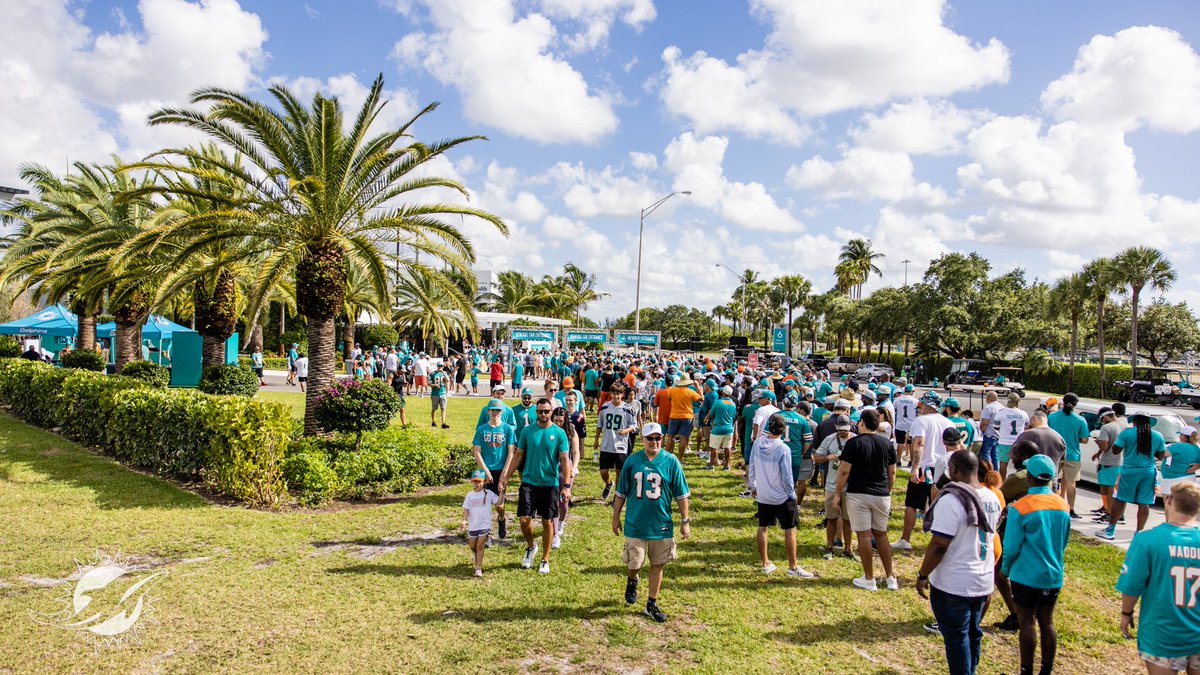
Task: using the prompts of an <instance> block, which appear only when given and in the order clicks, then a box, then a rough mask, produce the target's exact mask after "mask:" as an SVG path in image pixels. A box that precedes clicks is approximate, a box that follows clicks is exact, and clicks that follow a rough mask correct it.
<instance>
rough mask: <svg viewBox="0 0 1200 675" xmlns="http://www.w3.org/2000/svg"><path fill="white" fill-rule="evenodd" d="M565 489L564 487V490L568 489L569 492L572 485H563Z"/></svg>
mask: <svg viewBox="0 0 1200 675" xmlns="http://www.w3.org/2000/svg"><path fill="white" fill-rule="evenodd" d="M563 487H564V488H566V489H568V490H570V489H571V484H570V483H563Z"/></svg>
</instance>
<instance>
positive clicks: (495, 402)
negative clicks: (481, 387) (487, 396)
mask: <svg viewBox="0 0 1200 675" xmlns="http://www.w3.org/2000/svg"><path fill="white" fill-rule="evenodd" d="M507 407H508V406H506V405H504V404H503V403H501V402H500V399H495V398H494V399H492V400H491V401H489V402H488V404H487V409H488V410H504V409H505V408H507Z"/></svg>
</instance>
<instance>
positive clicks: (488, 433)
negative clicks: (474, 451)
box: [471, 422, 517, 478]
mask: <svg viewBox="0 0 1200 675" xmlns="http://www.w3.org/2000/svg"><path fill="white" fill-rule="evenodd" d="M516 444H517V431H516V429H515V428H514V427H513V425H511V424H504V423H503V422H502V423H501V424H500V426H498V427H494V426H492V425H490V424H481V425H479V426H478V427H475V440H473V441H471V445H478V446H479V456H480V457H482V458H483V464H484V466H486V467H487V468H488V471H491V472H492V475H493V476H494V477H496V478H499V476H497V475H496V472H497V471H500V470H502V469H503V468H504V463H505V462H507V461H508V449H509V448H510V447H512V446H514V445H516Z"/></svg>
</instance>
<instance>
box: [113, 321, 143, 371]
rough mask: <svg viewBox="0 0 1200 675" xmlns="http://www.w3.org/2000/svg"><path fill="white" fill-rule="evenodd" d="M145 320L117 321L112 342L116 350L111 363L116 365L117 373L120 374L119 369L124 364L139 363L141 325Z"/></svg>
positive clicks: (140, 356)
mask: <svg viewBox="0 0 1200 675" xmlns="http://www.w3.org/2000/svg"><path fill="white" fill-rule="evenodd" d="M144 322H145V318H144V317H143V318H141V319H139V320H136V321H118V322H116V323H117V328H116V335H115V336H114V339H113V342H114V345H113V346H114V347H115V348H116V350H117V353H116V355H115V356H114V357H113V362H114V363H115V364H116V368H117V372H118V373H119V372H121V368H123V367H125V364H128V363H132V362H134V361H140V360H141V358H142V324H143V323H144Z"/></svg>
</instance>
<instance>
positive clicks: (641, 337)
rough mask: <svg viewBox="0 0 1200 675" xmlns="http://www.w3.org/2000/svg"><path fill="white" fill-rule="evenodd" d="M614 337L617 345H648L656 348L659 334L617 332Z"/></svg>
mask: <svg viewBox="0 0 1200 675" xmlns="http://www.w3.org/2000/svg"><path fill="white" fill-rule="evenodd" d="M616 336H617V344H619V345H649V346H651V347H657V346H658V341H659V338H660V336H661V333H649V332H644V331H643V332H641V333H635V332H633V331H617V333H616Z"/></svg>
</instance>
